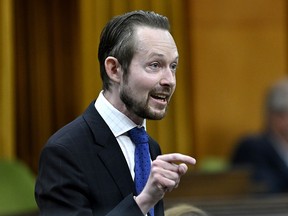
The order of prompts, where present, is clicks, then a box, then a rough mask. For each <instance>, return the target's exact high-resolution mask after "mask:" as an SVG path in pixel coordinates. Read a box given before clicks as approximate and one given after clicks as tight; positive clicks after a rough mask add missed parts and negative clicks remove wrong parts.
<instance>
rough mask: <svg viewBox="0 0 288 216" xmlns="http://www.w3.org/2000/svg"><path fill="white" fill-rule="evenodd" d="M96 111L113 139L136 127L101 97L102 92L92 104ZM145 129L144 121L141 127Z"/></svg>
mask: <svg viewBox="0 0 288 216" xmlns="http://www.w3.org/2000/svg"><path fill="white" fill-rule="evenodd" d="M94 106H95V108H96V110H97V111H98V112H99V114H100V115H101V117H102V118H103V119H104V121H105V122H106V124H107V125H108V126H109V128H110V129H111V131H112V133H113V134H114V136H115V137H118V136H120V135H122V134H124V133H126V132H128V131H129V130H131V129H132V128H134V127H136V126H138V125H136V124H135V123H134V122H133V121H132V120H131V119H130V118H128V117H127V116H126V115H124V114H123V113H122V112H120V111H119V110H117V109H116V108H115V107H114V106H113V105H112V104H111V103H110V102H109V101H108V100H107V99H106V98H105V97H104V95H103V90H102V91H101V92H100V93H99V95H98V98H97V100H96V101H95V104H94ZM141 126H143V127H144V128H145V129H146V119H144V121H143V124H142V125H141Z"/></svg>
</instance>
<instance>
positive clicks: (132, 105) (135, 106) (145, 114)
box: [120, 85, 167, 120]
mask: <svg viewBox="0 0 288 216" xmlns="http://www.w3.org/2000/svg"><path fill="white" fill-rule="evenodd" d="M127 86H128V85H124V86H123V88H121V90H120V98H121V100H122V101H123V103H124V104H125V105H126V108H127V109H128V110H129V111H130V112H132V113H134V114H136V115H137V116H139V117H141V118H145V119H149V120H160V119H162V118H164V116H165V115H166V112H167V107H166V108H165V110H164V111H163V112H155V111H154V112H153V110H152V109H151V108H150V107H149V106H148V98H147V100H141V99H140V100H139V99H137V98H136V97H135V96H134V97H133V94H132V92H133V91H132V90H131V89H130V88H129V87H127Z"/></svg>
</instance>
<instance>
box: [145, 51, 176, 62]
mask: <svg viewBox="0 0 288 216" xmlns="http://www.w3.org/2000/svg"><path fill="white" fill-rule="evenodd" d="M154 56H158V57H164V56H165V55H163V54H161V53H156V52H152V53H150V54H149V55H148V57H149V58H151V57H154ZM178 59H179V55H177V56H176V57H175V59H174V60H175V61H176V60H178Z"/></svg>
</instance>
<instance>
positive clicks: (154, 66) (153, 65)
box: [150, 62, 160, 69]
mask: <svg viewBox="0 0 288 216" xmlns="http://www.w3.org/2000/svg"><path fill="white" fill-rule="evenodd" d="M150 67H151V68H154V69H156V68H159V67H160V64H159V62H152V63H151V64H150Z"/></svg>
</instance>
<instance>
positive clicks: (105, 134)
mask: <svg viewBox="0 0 288 216" xmlns="http://www.w3.org/2000/svg"><path fill="white" fill-rule="evenodd" d="M83 117H84V119H85V121H86V122H87V124H88V125H89V127H90V128H91V130H92V132H93V134H94V139H95V144H97V145H100V146H102V150H101V151H100V152H98V156H99V157H100V158H101V160H102V162H103V164H104V165H105V167H106V168H107V170H108V171H109V173H110V174H111V176H112V177H113V179H114V181H115V184H116V185H117V186H118V188H119V190H120V191H121V193H122V195H123V197H125V196H127V195H129V194H131V192H133V193H135V189H134V182H133V180H132V177H131V174H130V170H129V167H128V165H127V162H126V159H125V157H124V155H123V153H122V150H121V148H120V146H119V144H118V142H117V140H116V138H115V137H114V135H113V133H112V132H111V130H110V128H109V127H108V125H107V124H106V123H105V121H104V120H103V119H102V117H101V116H100V114H99V113H98V111H97V110H96V109H95V107H94V102H92V103H91V104H90V106H89V107H88V109H87V110H86V112H85V113H84V114H83Z"/></svg>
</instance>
